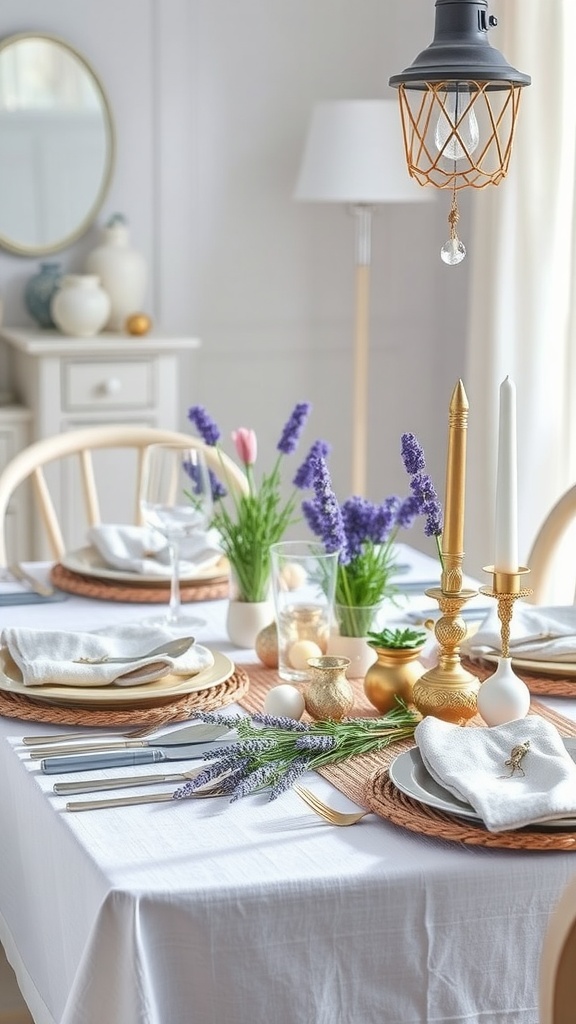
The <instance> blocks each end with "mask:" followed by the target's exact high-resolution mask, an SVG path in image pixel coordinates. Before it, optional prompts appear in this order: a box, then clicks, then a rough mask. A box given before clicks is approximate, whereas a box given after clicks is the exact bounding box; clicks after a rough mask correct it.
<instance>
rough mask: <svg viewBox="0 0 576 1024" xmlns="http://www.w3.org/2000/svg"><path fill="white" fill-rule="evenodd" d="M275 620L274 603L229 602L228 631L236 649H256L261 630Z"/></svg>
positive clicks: (227, 614)
mask: <svg viewBox="0 0 576 1024" xmlns="http://www.w3.org/2000/svg"><path fill="white" fill-rule="evenodd" d="M273 620H274V605H273V604H272V601H254V602H251V601H235V600H230V601H229V602H228V611H227V613H226V631H227V633H228V637H229V639H230V640H231V642H232V643H233V644H235V645H236V647H246V648H254V647H255V645H256V637H257V636H258V634H259V632H260V630H262V629H264V627H265V626H269V625H270V623H271V622H273Z"/></svg>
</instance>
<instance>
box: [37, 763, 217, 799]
mask: <svg viewBox="0 0 576 1024" xmlns="http://www.w3.org/2000/svg"><path fill="white" fill-rule="evenodd" d="M204 768H205V765H203V764H202V765H200V767H199V768H191V769H190V771H187V772H165V773H164V774H162V775H160V774H158V773H155V774H154V775H121V776H120V777H118V778H116V779H89V780H86V779H77V780H75V781H74V782H55V783H54V785H53V786H52V789H53V790H54V792H55V793H58V794H60V795H68V794H69V793H101V792H104V790H106V789H129V788H130V786H152V785H154V784H156V783H158V782H187V781H188V780H189V779H193V778H195V777H196V775H198V773H199V772H201V771H204Z"/></svg>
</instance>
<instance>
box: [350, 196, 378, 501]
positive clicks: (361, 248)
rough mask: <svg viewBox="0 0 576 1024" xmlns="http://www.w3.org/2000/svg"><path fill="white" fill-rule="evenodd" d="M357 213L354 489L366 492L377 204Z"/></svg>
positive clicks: (356, 209) (358, 206)
mask: <svg viewBox="0 0 576 1024" xmlns="http://www.w3.org/2000/svg"><path fill="white" fill-rule="evenodd" d="M352 212H353V214H354V217H355V222H356V223H355V231H356V237H355V264H356V271H355V287H356V303H355V306H356V308H355V324H354V390H353V400H352V492H353V494H358V495H360V496H362V497H364V496H365V494H366V479H367V472H368V407H369V406H368V380H369V378H368V367H369V355H370V330H369V323H370V263H371V245H372V215H373V212H374V207H373V206H369V205H367V204H365V203H357V204H355V205H354V206H353V207H352Z"/></svg>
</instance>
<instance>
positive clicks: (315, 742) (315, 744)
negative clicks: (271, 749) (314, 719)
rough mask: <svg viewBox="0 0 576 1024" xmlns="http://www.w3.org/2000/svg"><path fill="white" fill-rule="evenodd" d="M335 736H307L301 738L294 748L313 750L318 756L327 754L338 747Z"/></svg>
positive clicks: (312, 734)
mask: <svg viewBox="0 0 576 1024" xmlns="http://www.w3.org/2000/svg"><path fill="white" fill-rule="evenodd" d="M336 742H337V741H336V737H335V736H323V735H318V734H317V733H316V734H314V733H311V734H310V733H309V734H308V735H307V736H299V737H298V739H297V740H296V742H295V744H294V746H295V747H296V748H297V749H298V750H313V751H315V752H316V753H318V754H327V753H328V751H329V750H334V747H335V746H336Z"/></svg>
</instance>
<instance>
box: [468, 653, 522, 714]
mask: <svg viewBox="0 0 576 1024" xmlns="http://www.w3.org/2000/svg"><path fill="white" fill-rule="evenodd" d="M477 702H478V711H479V713H480V715H481V717H482V718H483V719H484V721H485V722H486V725H504V724H505V723H506V722H514V721H515V720H516V719H517V718H525V717H526V715H527V714H528V711H529V710H530V690H529V689H528V687H527V686H526V683H525V682H524V680H523V679H520V677H519V676H517V675H516V673H515V672H514V670H513V668H512V661H511V659H510V658H499V659H498V668H497V669H496V671H495V672H494V675H491V676H488V678H487V679H485V680H484V682H483V683H482V685H481V687H480V689H479V691H478V697H477Z"/></svg>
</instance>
